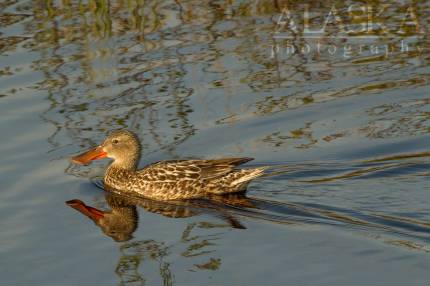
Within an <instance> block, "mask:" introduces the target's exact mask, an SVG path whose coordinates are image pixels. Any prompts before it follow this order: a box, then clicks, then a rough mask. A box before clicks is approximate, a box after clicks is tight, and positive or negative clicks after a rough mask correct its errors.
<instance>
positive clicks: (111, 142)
mask: <svg viewBox="0 0 430 286" xmlns="http://www.w3.org/2000/svg"><path fill="white" fill-rule="evenodd" d="M140 149H141V147H140V143H139V139H138V137H137V136H136V134H134V133H133V132H131V131H128V130H125V129H120V130H116V131H113V132H112V133H110V134H109V136H108V137H107V138H106V139H105V140H104V142H103V143H102V144H101V145H99V146H97V147H95V148H92V149H90V150H88V151H86V152H84V153H82V154H80V155H77V156H75V157H73V158H72V162H74V163H77V164H88V163H90V162H91V161H93V160H97V159H102V158H111V159H113V160H114V161H113V163H112V164H114V165H116V166H117V167H121V168H125V169H135V168H136V166H137V163H138V162H139V158H140V151H141V150H140Z"/></svg>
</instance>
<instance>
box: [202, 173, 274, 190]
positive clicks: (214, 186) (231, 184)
mask: <svg viewBox="0 0 430 286" xmlns="http://www.w3.org/2000/svg"><path fill="white" fill-rule="evenodd" d="M266 169H267V167H259V168H253V169H240V170H234V171H233V172H230V173H229V174H227V175H226V176H223V177H221V178H219V179H217V180H216V181H213V182H211V184H209V185H208V186H207V187H208V188H207V192H209V193H213V194H217V195H223V194H231V193H239V192H243V191H245V190H246V187H247V186H248V184H249V183H250V182H251V180H253V179H255V178H257V177H260V176H262V175H263V174H264V170H266Z"/></svg>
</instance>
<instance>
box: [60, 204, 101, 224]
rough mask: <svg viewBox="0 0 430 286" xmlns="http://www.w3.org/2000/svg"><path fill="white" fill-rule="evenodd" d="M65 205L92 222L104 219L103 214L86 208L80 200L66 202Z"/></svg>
mask: <svg viewBox="0 0 430 286" xmlns="http://www.w3.org/2000/svg"><path fill="white" fill-rule="evenodd" d="M66 204H67V205H68V206H70V207H72V208H74V209H75V210H77V211H79V212H80V213H82V214H84V215H86V216H87V217H89V218H90V219H92V220H93V221H98V220H99V219H101V218H103V217H104V213H103V212H102V211H100V210H98V209H96V208H93V207H90V206H87V205H86V204H84V202H82V201H81V200H70V201H67V202H66Z"/></svg>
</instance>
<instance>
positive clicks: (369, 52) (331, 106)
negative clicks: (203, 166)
mask: <svg viewBox="0 0 430 286" xmlns="http://www.w3.org/2000/svg"><path fill="white" fill-rule="evenodd" d="M287 2H288V1H287ZM287 2H285V3H284V2H282V1H179V2H178V1H87V2H86V1H23V0H19V1H18V0H15V1H14V0H11V1H3V2H2V3H0V11H1V12H0V24H1V28H0V103H1V104H0V114H1V121H0V131H1V134H2V135H3V136H2V138H3V141H2V144H0V154H1V157H2V163H1V164H0V173H1V179H0V180H1V186H2V188H1V192H0V216H1V217H2V219H1V221H0V226H1V229H2V232H1V234H0V241H1V247H0V257H1V259H0V275H1V276H0V277H1V279H2V283H4V284H5V285H28V284H32V285H59V284H60V285H76V284H78V283H79V284H82V285H90V284H93V285H94V284H95V285H126V284H127V285H202V284H207V285H224V284H233V283H235V284H238V285H262V284H266V285H284V284H285V283H287V282H288V283H290V284H292V285H300V284H303V285H363V284H366V285H427V284H428V280H429V278H430V275H429V274H428V267H429V265H430V211H429V207H428V205H429V204H428V202H429V201H430V187H429V186H430V185H429V179H428V174H429V171H428V170H429V167H430V157H429V155H430V147H429V144H428V142H430V141H429V139H430V133H429V130H430V113H429V112H430V98H429V82H430V65H429V59H430V54H429V50H428V47H429V42H428V32H427V31H428V29H429V27H430V25H429V23H428V19H429V18H428V17H427V16H428V12H429V5H430V3H429V1H419V3H403V4H402V5H403V6H401V5H394V4H392V3H390V2H385V1H383V2H378V3H373V2H372V3H371V5H373V7H374V9H379V8H380V7H381V5H385V6H386V11H384V13H383V15H384V17H383V19H379V20H381V21H384V23H386V27H387V29H388V28H390V29H391V30H390V31H389V32H387V33H385V34H384V33H382V32H381V31H378V32H375V35H374V36H375V37H369V38H366V37H361V38H360V37H353V36H348V37H341V36H342V35H341V34H339V33H340V32H339V30H337V29H336V25H329V26H330V27H329V28H328V29H327V34H326V36H327V38H325V39H322V40H320V41H321V42H320V44H321V45H322V46H323V48H322V49H323V50H322V52H320V53H317V52H316V51H315V47H316V46H315V45H316V44H317V41H318V39H307V38H306V37H305V35H303V34H300V33H297V32H296V33H293V34H291V29H290V30H289V29H288V28H286V27H284V28H283V30H282V31H279V29H280V27H279V19H280V17H282V15H283V12H282V11H283V9H284V8H285V7H286V6H285V5H286V4H288V5H287V6H288V7H289V8H290V9H291V10H293V9H295V11H299V12H297V13H295V14H294V15H295V17H296V16H297V17H299V15H301V13H302V12H303V9H304V8H303V6H300V5H301V4H297V3H296V4H294V3H287ZM308 3H309V9H310V10H311V11H313V12H312V13H311V15H312V17H315V19H314V20H313V21H314V22H313V23H318V21H319V22H321V21H323V20H324V18H323V17H322V16H321V15H327V14H328V13H329V12H330V9H332V6H331V3H328V4H324V5H323V4H321V3H319V2H316V1H308ZM357 3H358V2H353V1H346V2H345V3H344V4H336V5H337V6H335V7H336V11H339V14H341V15H342V17H344V18H343V19H344V20H345V21H346V19H347V16H348V7H350V5H352V4H357ZM358 4H360V3H358ZM410 7H412V8H410ZM409 8H410V9H412V10H408V9H409ZM284 11H285V10H284ZM407 11H409V12H407ZM411 11H415V12H413V13H415V14H411V13H412V12H411ZM405 13H409V14H405ZM405 15H407V16H408V15H409V16H408V17H409V18H407V20H408V23H412V24H413V23H414V22H413V20H414V18H413V16H414V15H415V16H416V19H418V20H419V23H420V28H422V29H423V32H422V33H416V32H417V29H416V26H414V25H412V24H411V25H410V27H408V29H406V30H405V33H403V34H398V33H396V32H397V31H398V29H399V23H400V24H401V23H402V21H403V19H404V18H405ZM281 19H282V18H281ZM361 21H364V20H363V19H361ZM281 22H282V21H281ZM297 23H299V22H297ZM355 23H356V24H360V23H361V22H360V20H356V22H355ZM337 27H338V25H337ZM277 32H281V33H277ZM418 32H420V31H418ZM355 36H357V35H355ZM358 36H360V35H358ZM361 36H362V35H361ZM402 41H403V42H402ZM306 44H307V45H309V46H310V47H312V49H313V50H312V51H310V52H309V53H305V52H302V53H296V54H293V55H291V54H288V50H287V48H289V47H290V48H291V47H292V46H294V47H295V48H296V49H297V50H302V51H306V47H307V46H306ZM405 44H407V45H408V50H402V45H405ZM330 45H331V47H336V48H337V50H336V52H334V53H332V54H331V53H330V52H329V50H328V47H329V46H330ZM346 45H350V46H348V47H352V52H351V54H349V55H346V56H345V53H344V50H342V49H344V48H345V46H346ZM359 45H363V46H364V48H363V50H362V51H360V50H359V49H358V47H359ZM371 45H374V46H379V48H380V52H379V53H375V50H374V46H373V48H371ZM385 46H389V47H390V48H391V49H390V53H389V54H388V55H387V54H383V52H382V51H383V48H384V47H385ZM332 49H333V48H332ZM332 51H333V50H332ZM342 51H343V52H342ZM117 128H128V129H130V130H133V131H135V132H136V133H137V134H138V135H139V137H140V138H141V140H142V145H143V157H142V162H141V165H142V166H144V165H145V164H147V163H150V162H154V161H158V160H164V159H172V158H197V157H201V158H216V157H221V156H235V157H237V156H246V157H254V158H256V159H255V160H254V161H252V162H250V163H248V164H247V166H250V167H252V166H262V165H267V166H270V168H269V170H268V174H267V175H266V176H265V177H263V178H261V179H259V180H256V181H255V182H253V183H252V184H251V185H250V186H249V189H248V192H247V195H246V196H245V197H243V196H242V197H229V198H223V199H217V200H213V201H209V200H199V201H193V202H186V203H183V204H179V205H172V204H165V203H154V202H151V201H147V200H144V199H136V198H128V197H120V198H115V199H112V198H111V197H110V196H109V195H107V194H106V193H105V192H104V191H103V190H101V189H100V188H98V186H97V184H98V181H97V178H98V177H99V176H100V175H102V173H103V169H104V167H105V166H106V164H107V163H108V162H106V161H100V162H96V163H94V164H92V165H90V166H74V165H71V164H70V162H69V160H68V158H69V157H70V156H71V155H73V154H76V153H78V152H80V151H81V150H83V149H86V148H89V147H91V146H94V145H95V144H99V142H101V140H103V138H104V137H105V136H106V134H107V133H109V131H111V130H113V129H117ZM94 178H96V179H94ZM66 202H67V203H66ZM78 205H81V206H83V205H85V206H88V207H93V208H96V209H98V210H99V211H101V212H104V213H105V214H108V215H109V217H110V220H109V219H106V220H104V221H99V220H94V219H92V218H91V217H90V218H89V217H87V216H86V215H85V213H84V214H82V213H80V212H77V211H76V210H75V209H74V207H75V208H77V206H78ZM108 215H106V217H107V216H108Z"/></svg>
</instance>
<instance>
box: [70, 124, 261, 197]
mask: <svg viewBox="0 0 430 286" xmlns="http://www.w3.org/2000/svg"><path fill="white" fill-rule="evenodd" d="M140 152H141V145H140V142H139V139H138V137H137V136H136V135H135V134H134V133H133V132H130V131H128V130H124V129H122V130H116V131H113V132H112V133H111V134H110V135H109V136H108V137H107V138H106V139H105V140H104V142H103V143H102V144H101V145H99V146H97V147H95V148H93V149H91V150H89V151H86V152H84V153H82V154H80V155H77V156H75V157H73V158H72V162H74V163H78V164H86V163H89V162H91V161H93V160H97V159H102V158H111V159H113V162H112V163H111V164H110V165H109V167H108V168H107V169H106V171H105V175H104V184H105V185H106V186H107V187H109V188H111V189H115V190H117V191H119V192H122V193H128V194H138V195H141V196H144V197H147V198H150V199H155V200H178V199H191V198H202V197H206V196H208V195H210V194H218V195H222V194H231V193H238V192H243V191H245V190H246V187H247V185H248V184H249V182H250V181H251V180H252V179H255V178H257V177H259V176H261V175H262V174H263V173H264V170H265V167H260V168H251V169H237V168H236V167H237V166H239V165H241V164H243V163H246V162H248V161H251V160H252V158H224V159H214V160H170V161H161V162H157V163H154V164H151V165H148V166H147V167H145V168H143V169H141V170H138V169H137V165H138V163H139V159H140Z"/></svg>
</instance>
